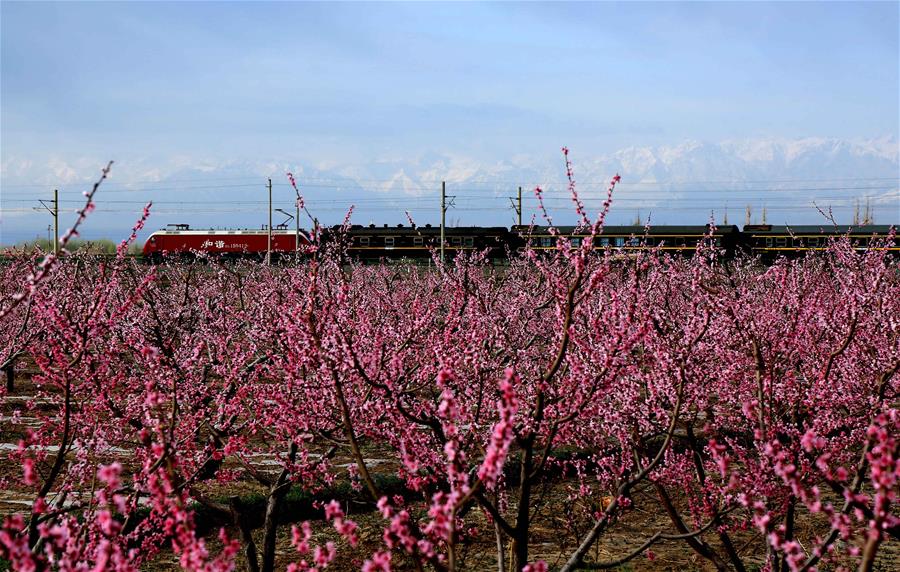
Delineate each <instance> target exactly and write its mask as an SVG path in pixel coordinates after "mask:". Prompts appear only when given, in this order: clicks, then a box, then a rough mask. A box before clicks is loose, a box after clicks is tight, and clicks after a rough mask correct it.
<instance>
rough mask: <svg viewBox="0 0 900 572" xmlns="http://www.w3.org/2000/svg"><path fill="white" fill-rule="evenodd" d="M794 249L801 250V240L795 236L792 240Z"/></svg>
mask: <svg viewBox="0 0 900 572" xmlns="http://www.w3.org/2000/svg"><path fill="white" fill-rule="evenodd" d="M793 245H794V248H803V238H801V237H799V236H795V237H794V240H793Z"/></svg>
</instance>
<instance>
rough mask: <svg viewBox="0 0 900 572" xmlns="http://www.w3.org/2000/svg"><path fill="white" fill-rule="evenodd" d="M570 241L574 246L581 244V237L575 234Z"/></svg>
mask: <svg viewBox="0 0 900 572" xmlns="http://www.w3.org/2000/svg"><path fill="white" fill-rule="evenodd" d="M570 242H571V243H572V246H581V237H580V236H573V237H572V239H571V241H570Z"/></svg>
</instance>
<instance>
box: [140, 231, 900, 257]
mask: <svg viewBox="0 0 900 572" xmlns="http://www.w3.org/2000/svg"><path fill="white" fill-rule="evenodd" d="M894 228H895V226H893V225H850V226H847V227H837V228H836V227H834V226H831V227H825V226H775V225H768V224H748V225H744V227H743V229H741V228H739V227H738V226H736V225H723V226H716V227H715V228H713V229H710V225H702V226H701V225H696V226H667V225H662V226H654V227H650V228H649V229H648V228H645V227H643V226H606V227H604V228H603V232H602V233H601V234H599V235H598V236H596V237H595V239H594V248H601V249H602V248H613V249H617V250H620V251H623V252H634V251H638V250H644V249H649V248H654V249H660V250H662V251H665V252H673V253H678V254H683V255H691V254H693V253H694V252H696V250H697V248H698V246H699V245H700V244H701V241H702V240H703V239H704V237H706V236H709V237H710V238H711V240H712V242H713V244H714V245H715V246H716V247H717V248H718V249H720V251H721V252H722V253H723V256H724V257H725V258H733V257H735V256H737V255H738V254H739V253H746V254H749V255H753V256H760V257H761V258H763V259H774V258H777V257H778V256H796V255H800V254H805V253H807V252H810V251H820V250H824V249H826V248H827V246H828V243H829V239H831V238H834V237H837V236H841V235H846V236H849V237H850V239H851V241H852V242H853V244H854V246H855V248H858V249H866V248H868V247H869V244H870V241H872V240H886V239H887V238H888V237H889V236H891V232H892V229H894ZM320 235H321V236H320V238H321V241H322V242H323V243H340V245H341V246H342V247H343V249H344V251H345V252H346V253H347V255H348V256H349V257H350V258H353V259H356V260H359V261H362V262H372V261H380V260H397V259H403V260H412V261H416V260H419V261H426V260H431V259H432V257H433V254H432V253H434V252H435V251H436V250H437V249H439V248H440V242H441V229H440V228H439V227H435V226H432V225H430V224H426V225H424V226H416V225H403V224H398V225H395V226H389V225H387V224H385V225H375V224H370V225H367V226H366V225H353V226H350V227H343V226H333V227H322V228H321V229H320ZM271 236H272V243H271V249H270V248H269V231H268V229H266V228H264V227H263V228H260V229H192V228H191V227H190V225H187V224H175V225H169V226H168V227H167V228H165V229H162V230H159V231H156V232H154V233H152V234H151V235H150V236H149V237H148V239H147V241H146V243H145V244H144V248H143V254H144V257H145V258H148V259H160V258H163V257H166V256H180V257H195V256H198V255H201V256H212V257H225V258H229V257H241V258H246V257H251V258H252V257H257V258H262V257H265V256H266V255H267V254H268V253H269V252H271V255H272V256H274V257H279V258H285V257H297V256H302V254H303V253H304V252H306V251H307V250H308V248H307V247H308V246H309V245H311V244H312V239H311V238H310V235H309V234H308V233H307V231H305V230H302V229H299V228H297V229H289V228H287V227H285V226H279V227H278V228H273V229H272V232H271ZM559 236H564V237H566V238H567V239H568V240H569V241H570V243H571V244H572V245H573V246H580V245H581V244H582V241H583V240H584V239H585V238H587V237H588V236H589V229H587V228H585V227H576V226H557V227H553V228H551V227H548V226H534V225H527V226H526V225H522V226H518V225H516V226H512V227H509V228H507V227H504V226H491V227H483V226H470V227H465V226H455V227H445V228H444V254H445V256H446V257H448V258H452V257H454V256H456V255H457V254H459V253H464V252H479V253H484V254H485V256H486V257H487V258H488V259H490V260H503V259H508V258H510V257H512V256H516V255H517V254H518V253H521V252H522V251H523V250H524V249H525V248H526V247H530V248H532V249H534V250H536V251H545V250H552V249H555V248H556V244H557V238H558V237H559ZM883 247H884V248H886V249H888V250H890V251H891V252H894V253H900V241H898V239H897V238H896V237H895V238H893V239H892V240H891V242H890V243H889V244H885V245H884V246H883Z"/></svg>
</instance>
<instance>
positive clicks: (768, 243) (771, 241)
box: [766, 236, 775, 248]
mask: <svg viewBox="0 0 900 572" xmlns="http://www.w3.org/2000/svg"><path fill="white" fill-rule="evenodd" d="M773 246H775V239H773V238H772V237H771V236H767V237H766V248H772V247H773Z"/></svg>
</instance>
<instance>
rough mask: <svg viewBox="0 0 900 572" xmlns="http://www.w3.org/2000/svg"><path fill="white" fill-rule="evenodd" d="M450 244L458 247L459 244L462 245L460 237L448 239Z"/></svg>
mask: <svg viewBox="0 0 900 572" xmlns="http://www.w3.org/2000/svg"><path fill="white" fill-rule="evenodd" d="M450 244H452V245H453V246H459V245H460V244H462V237H461V236H452V237H450Z"/></svg>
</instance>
